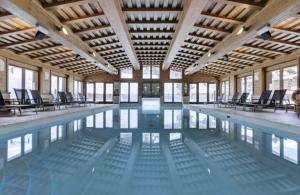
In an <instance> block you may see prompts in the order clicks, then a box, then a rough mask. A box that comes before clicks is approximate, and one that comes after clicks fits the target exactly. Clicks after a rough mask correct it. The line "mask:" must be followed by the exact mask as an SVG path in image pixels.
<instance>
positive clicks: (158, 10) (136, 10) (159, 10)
mask: <svg viewBox="0 0 300 195" xmlns="http://www.w3.org/2000/svg"><path fill="white" fill-rule="evenodd" d="M122 11H123V12H126V13H147V12H149V13H153V12H154V13H166V12H167V13H169V12H175V13H177V12H181V11H182V8H180V7H174V8H173V7H172V8H168V7H158V8H154V7H149V8H147V7H143V8H129V7H125V8H123V9H122Z"/></svg>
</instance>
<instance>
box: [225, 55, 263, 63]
mask: <svg viewBox="0 0 300 195" xmlns="http://www.w3.org/2000/svg"><path fill="white" fill-rule="evenodd" d="M229 58H230V59H233V60H240V61H244V62H247V63H252V64H255V63H261V62H262V61H261V60H250V59H245V58H241V57H237V56H232V55H229Z"/></svg>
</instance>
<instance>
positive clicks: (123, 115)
mask: <svg viewBox="0 0 300 195" xmlns="http://www.w3.org/2000/svg"><path fill="white" fill-rule="evenodd" d="M120 128H121V129H128V128H130V129H136V128H138V110H137V109H129V110H128V109H121V110H120Z"/></svg>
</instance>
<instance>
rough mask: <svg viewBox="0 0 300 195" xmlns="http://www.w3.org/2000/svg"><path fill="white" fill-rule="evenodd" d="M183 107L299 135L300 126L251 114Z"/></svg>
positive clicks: (200, 107) (185, 105)
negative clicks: (244, 114)
mask: <svg viewBox="0 0 300 195" xmlns="http://www.w3.org/2000/svg"><path fill="white" fill-rule="evenodd" d="M183 108H186V109H190V110H195V111H204V112H205V113H207V114H212V115H221V116H223V117H225V118H230V119H232V120H236V121H241V122H243V123H246V124H255V125H259V126H263V127H266V128H269V129H270V130H271V129H274V130H280V131H282V132H284V133H289V134H297V135H300V127H299V126H296V125H292V124H284V123H280V122H276V121H271V120H267V119H259V118H256V117H251V116H243V115H239V114H237V113H232V112H230V110H228V111H225V110H224V111H223V110H216V109H213V108H208V107H203V106H199V105H190V104H184V105H183Z"/></svg>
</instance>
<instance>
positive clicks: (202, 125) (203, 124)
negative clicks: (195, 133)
mask: <svg viewBox="0 0 300 195" xmlns="http://www.w3.org/2000/svg"><path fill="white" fill-rule="evenodd" d="M199 129H207V115H206V114H202V113H199Z"/></svg>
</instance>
